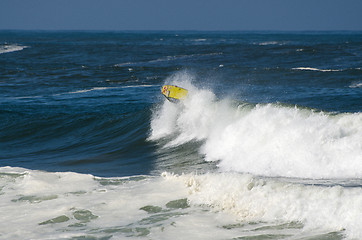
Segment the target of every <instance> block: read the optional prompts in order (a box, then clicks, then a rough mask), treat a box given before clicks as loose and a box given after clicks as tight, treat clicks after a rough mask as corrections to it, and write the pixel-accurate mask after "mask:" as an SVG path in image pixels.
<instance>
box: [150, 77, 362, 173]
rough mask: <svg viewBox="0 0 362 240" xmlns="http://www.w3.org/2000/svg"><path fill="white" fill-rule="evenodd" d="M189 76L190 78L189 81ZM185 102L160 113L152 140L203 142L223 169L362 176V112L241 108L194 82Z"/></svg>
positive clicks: (179, 79) (182, 80) (180, 81)
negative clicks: (330, 113)
mask: <svg viewBox="0 0 362 240" xmlns="http://www.w3.org/2000/svg"><path fill="white" fill-rule="evenodd" d="M185 79H186V81H185ZM170 81H171V82H173V83H174V84H176V85H179V86H181V87H185V88H186V89H188V90H189V94H188V97H187V99H186V100H184V101H183V102H182V103H181V104H172V103H169V102H167V101H165V103H164V104H163V105H162V106H161V107H160V109H158V110H157V111H155V113H154V116H153V119H152V122H151V128H152V132H151V136H150V139H152V140H157V139H159V138H163V137H166V136H168V137H172V139H171V140H170V141H169V143H168V144H167V145H166V147H168V146H177V145H181V144H183V143H186V142H189V141H192V140H197V141H202V142H203V146H202V148H201V149H200V152H201V153H202V154H204V156H205V160H206V161H218V166H219V167H220V169H221V170H222V171H238V172H243V173H252V174H256V175H264V176H285V177H299V178H361V177H362V170H361V169H362V113H354V114H347V113H346V114H338V115H329V114H327V113H322V112H314V111H312V110H305V109H304V110H303V109H300V108H297V107H295V108H293V107H285V106H280V105H274V104H266V105H256V106H255V107H252V108H250V107H243V105H242V104H241V105H239V107H237V106H235V104H234V103H231V101H229V100H227V99H225V100H219V99H216V97H215V95H214V94H213V93H212V92H211V91H209V90H205V89H196V88H195V87H194V86H192V85H191V84H190V82H191V81H192V79H191V80H190V76H188V75H187V74H177V75H175V76H173V77H172V78H171V79H170Z"/></svg>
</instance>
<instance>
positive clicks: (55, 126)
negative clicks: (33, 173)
mask: <svg viewBox="0 0 362 240" xmlns="http://www.w3.org/2000/svg"><path fill="white" fill-rule="evenodd" d="M0 114H1V118H2V119H3V120H4V122H3V123H2V125H1V134H2V136H1V139H2V140H3V141H4V144H3V147H2V151H3V154H2V155H1V158H2V159H3V160H8V161H11V164H12V165H16V164H19V165H22V166H24V167H27V168H32V164H33V162H41V163H42V164H41V166H42V167H41V168H42V169H44V170H56V171H59V170H62V171H69V170H72V171H78V172H88V171H89V172H93V173H97V174H99V175H107V176H109V175H112V174H116V173H117V174H121V175H122V173H120V171H121V170H120V169H122V168H121V167H122V166H125V165H127V168H126V169H128V172H127V173H123V174H129V172H130V171H135V174H137V172H138V173H144V171H145V168H147V167H148V165H147V163H142V164H141V163H140V161H141V159H143V158H144V156H141V155H142V154H144V152H150V151H149V150H147V151H146V149H147V148H149V147H150V146H148V145H146V144H145V138H146V134H147V130H148V118H149V115H150V111H149V110H148V108H147V107H145V108H141V107H135V105H132V104H130V103H114V104H106V105H100V106H94V105H90V106H88V107H86V108H85V107H84V106H77V105H73V106H71V105H67V104H57V105H52V106H46V105H43V104H28V105H26V107H24V106H23V105H21V106H17V107H14V106H11V107H9V109H8V110H6V109H3V110H2V111H1V112H0ZM102 163H107V164H106V165H105V164H102ZM34 164H35V163H34Z"/></svg>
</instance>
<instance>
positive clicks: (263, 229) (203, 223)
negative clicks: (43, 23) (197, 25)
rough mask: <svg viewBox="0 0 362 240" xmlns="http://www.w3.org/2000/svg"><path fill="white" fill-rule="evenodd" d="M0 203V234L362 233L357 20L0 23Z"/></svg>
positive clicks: (250, 238) (361, 43) (297, 237)
mask: <svg viewBox="0 0 362 240" xmlns="http://www.w3.org/2000/svg"><path fill="white" fill-rule="evenodd" d="M164 84H171V85H177V86H180V87H183V88H185V89H187V90H188V96H187V98H186V99H185V100H183V101H180V102H178V103H171V102H169V101H167V99H166V98H164V97H163V96H162V94H161V89H162V86H163V85H164ZM0 212H1V214H0V239H92V240H93V239H102V240H104V239H196V240H197V239H220V240H221V239H223V240H224V239H244V240H264V239H278V240H279V239H288V240H327V239H328V240H329V239H331V240H332V239H333V240H339V239H362V225H361V219H362V33H361V32H197V31H178V32H171V31H169V32H157V31H140V32H133V31H128V32H110V31H109V32H102V31H10V30H9V31H0Z"/></svg>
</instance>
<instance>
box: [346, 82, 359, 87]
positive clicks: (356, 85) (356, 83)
mask: <svg viewBox="0 0 362 240" xmlns="http://www.w3.org/2000/svg"><path fill="white" fill-rule="evenodd" d="M349 87H350V88H362V82H354V83H352V84H351V85H350V86H349Z"/></svg>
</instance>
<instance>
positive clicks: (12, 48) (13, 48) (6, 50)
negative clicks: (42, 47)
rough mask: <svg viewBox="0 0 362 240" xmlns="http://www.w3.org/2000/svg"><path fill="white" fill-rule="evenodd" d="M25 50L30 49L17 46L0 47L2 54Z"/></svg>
mask: <svg viewBox="0 0 362 240" xmlns="http://www.w3.org/2000/svg"><path fill="white" fill-rule="evenodd" d="M24 48H28V46H21V45H17V44H11V45H0V54H2V53H10V52H16V51H21V50H23V49H24Z"/></svg>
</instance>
